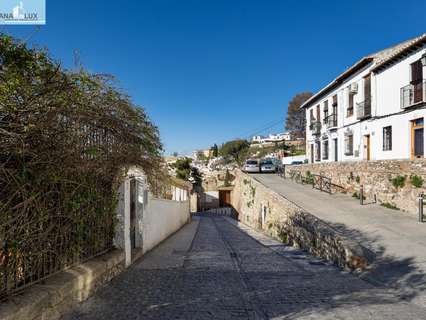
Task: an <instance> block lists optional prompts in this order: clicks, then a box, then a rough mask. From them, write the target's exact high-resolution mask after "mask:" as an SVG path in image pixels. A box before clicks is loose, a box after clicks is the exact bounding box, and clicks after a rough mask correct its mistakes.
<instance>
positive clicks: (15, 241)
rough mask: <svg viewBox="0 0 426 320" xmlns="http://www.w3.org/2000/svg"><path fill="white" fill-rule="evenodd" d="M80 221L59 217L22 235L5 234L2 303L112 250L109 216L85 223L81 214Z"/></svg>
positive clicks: (1, 257)
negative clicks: (49, 278) (6, 298)
mask: <svg viewBox="0 0 426 320" xmlns="http://www.w3.org/2000/svg"><path fill="white" fill-rule="evenodd" d="M99 209H102V208H99ZM75 218H76V217H75ZM77 218H80V219H81V220H80V221H81V222H80V223H77V224H76V223H72V222H71V221H70V220H69V219H68V218H66V217H62V216H60V215H58V216H57V217H49V219H46V220H45V221H44V222H39V223H38V225H35V224H32V223H31V221H29V222H27V223H26V224H27V226H26V228H21V230H22V231H21V232H22V233H23V234H12V233H10V232H9V231H10V230H2V237H4V239H3V243H2V248H1V250H0V278H1V281H2V282H1V284H0V299H2V298H4V297H6V296H8V295H10V294H12V293H14V292H15V291H17V290H20V289H23V288H25V287H27V286H28V285H31V284H34V283H36V282H39V281H41V280H43V279H45V278H46V277H48V276H51V275H53V274H55V273H57V272H58V271H61V270H64V269H66V268H68V267H70V266H72V265H75V264H78V263H81V262H84V261H85V260H88V259H90V258H92V257H95V256H97V255H100V254H102V253H105V252H106V251H108V250H109V249H110V248H112V241H113V221H112V218H111V217H110V216H109V215H105V216H102V214H100V215H98V216H97V217H96V216H91V217H90V219H86V217H85V212H84V211H81V212H80V216H79V217H77ZM11 229H12V230H14V228H11ZM28 233H30V234H28Z"/></svg>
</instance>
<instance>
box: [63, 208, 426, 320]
mask: <svg viewBox="0 0 426 320" xmlns="http://www.w3.org/2000/svg"><path fill="white" fill-rule="evenodd" d="M191 235H193V236H194V237H193V241H192V242H191V239H192V236H191ZM174 248H175V249H174ZM65 319H68V320H71V319H126V320H130V319H348V320H350V319H357V320H362V319H398V320H401V319H426V310H425V309H423V308H421V307H419V306H415V305H413V304H411V303H409V302H408V301H404V299H402V298H401V297H397V296H395V295H394V293H393V292H392V291H390V290H385V289H382V288H378V287H374V286H373V285H371V284H369V283H367V282H365V281H363V280H361V279H359V278H358V277H355V276H353V275H351V274H347V273H343V272H341V271H339V270H338V269H337V268H335V267H333V266H330V265H327V264H325V263H323V262H321V261H318V260H316V259H314V258H312V257H309V256H306V255H305V254H304V253H303V252H301V251H298V250H296V249H293V248H290V247H287V246H284V245H282V244H281V243H279V242H277V241H275V240H273V239H270V238H268V237H267V236H265V235H262V234H259V233H257V232H255V231H254V230H251V229H249V228H248V227H246V226H244V225H241V224H238V223H237V222H235V221H231V220H230V219H229V218H220V217H209V216H203V217H200V218H195V221H194V222H193V223H192V224H191V225H189V226H187V227H185V228H184V229H182V230H181V231H179V232H178V233H177V234H176V235H175V236H174V237H172V238H170V239H169V240H167V241H166V242H164V243H163V244H162V245H160V247H158V248H157V249H154V250H153V251H152V252H151V253H150V254H148V255H147V256H146V257H145V258H144V259H142V260H141V261H140V262H138V263H136V264H135V265H134V266H133V267H131V268H130V269H128V270H127V271H126V272H124V273H122V274H121V275H119V276H118V277H116V278H115V279H114V280H113V281H112V282H111V283H110V284H108V285H106V286H104V287H102V288H100V289H99V290H98V292H97V293H96V294H95V295H94V296H93V297H92V298H90V299H89V300H88V301H86V302H85V303H83V304H82V305H80V306H79V307H78V308H77V309H75V310H74V311H73V312H72V313H70V314H69V315H67V316H66V317H65Z"/></svg>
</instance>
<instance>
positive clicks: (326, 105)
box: [324, 100, 328, 124]
mask: <svg viewBox="0 0 426 320" xmlns="http://www.w3.org/2000/svg"><path fill="white" fill-rule="evenodd" d="M327 119H328V100H325V101H324V124H325V123H327Z"/></svg>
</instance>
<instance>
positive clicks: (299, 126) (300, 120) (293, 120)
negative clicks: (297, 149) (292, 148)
mask: <svg viewBox="0 0 426 320" xmlns="http://www.w3.org/2000/svg"><path fill="white" fill-rule="evenodd" d="M312 96H313V94H312V93H311V92H302V93H298V94H296V95H295V96H294V97H293V99H291V101H290V102H289V104H288V109H287V118H286V120H285V128H286V130H288V131H290V132H291V133H292V136H293V137H297V138H302V137H304V136H305V125H306V116H305V111H304V110H301V109H300V106H301V105H302V104H303V103H304V102H305V101H307V100H308V99H309V98H310V97H312Z"/></svg>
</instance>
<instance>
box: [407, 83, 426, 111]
mask: <svg viewBox="0 0 426 320" xmlns="http://www.w3.org/2000/svg"><path fill="white" fill-rule="evenodd" d="M424 102H426V80H423V82H420V83H417V84H409V85H408V86H405V87H403V88H401V109H405V108H409V107H412V106H414V105H417V104H420V103H424Z"/></svg>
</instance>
